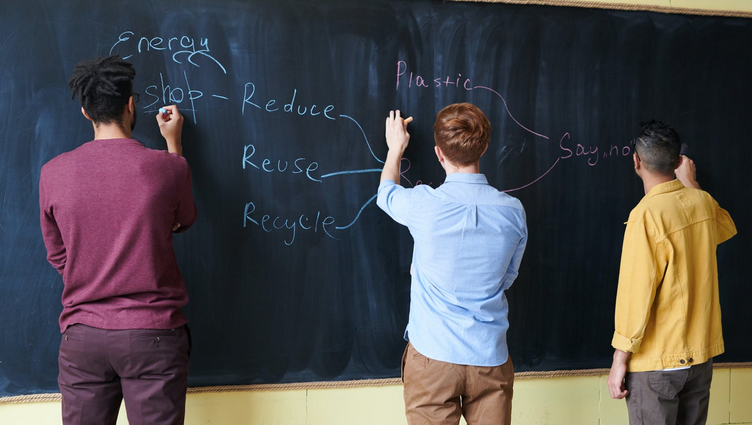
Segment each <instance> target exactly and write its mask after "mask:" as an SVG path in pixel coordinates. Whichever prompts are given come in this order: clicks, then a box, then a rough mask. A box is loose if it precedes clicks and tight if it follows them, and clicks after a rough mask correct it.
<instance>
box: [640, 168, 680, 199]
mask: <svg viewBox="0 0 752 425" xmlns="http://www.w3.org/2000/svg"><path fill="white" fill-rule="evenodd" d="M640 177H641V178H642V186H643V188H644V189H645V194H646V195H647V194H648V192H650V191H651V190H652V189H653V188H654V187H656V186H658V185H659V184H662V183H666V182H670V181H671V180H674V176H665V175H663V174H654V173H650V172H645V173H644V174H643V175H641V176H640Z"/></svg>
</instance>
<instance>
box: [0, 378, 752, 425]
mask: <svg viewBox="0 0 752 425" xmlns="http://www.w3.org/2000/svg"><path fill="white" fill-rule="evenodd" d="M607 378H608V377H607V376H606V375H603V376H590V377H577V378H548V379H525V380H519V381H517V382H516V383H515V385H514V404H513V409H512V416H513V419H512V423H514V424H520V425H627V424H628V423H629V420H628V418H627V408H626V404H625V402H624V401H623V400H618V401H617V400H612V399H611V398H610V397H609V395H608V387H607V384H606V380H607ZM751 401H752V369H726V368H720V369H718V368H717V369H716V370H715V373H714V375H713V385H712V388H711V396H710V412H709V415H708V425H722V424H724V425H725V424H752V403H750V402H751ZM403 409H404V404H403V402H402V386H387V387H376V388H373V387H371V388H368V387H366V388H357V389H320V390H319V389H316V390H293V391H268V392H234V393H203V394H189V395H188V401H187V409H186V410H187V411H186V425H200V424H201V425H203V424H219V425H262V424H269V425H272V424H273V425H383V424H390V425H400V424H405V423H406V421H405V416H404V412H403ZM0 423H1V424H4V425H57V424H61V423H62V422H61V419H60V403H32V404H8V405H0ZM127 423H128V421H127V420H126V419H125V412H124V411H123V410H121V415H120V419H119V420H118V425H126V424H127ZM462 423H463V424H464V422H462Z"/></svg>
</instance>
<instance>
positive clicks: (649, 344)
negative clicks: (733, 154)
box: [611, 180, 736, 372]
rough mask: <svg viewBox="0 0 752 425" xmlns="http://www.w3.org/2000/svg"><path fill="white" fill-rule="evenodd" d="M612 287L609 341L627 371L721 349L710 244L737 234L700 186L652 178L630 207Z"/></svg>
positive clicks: (683, 361)
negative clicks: (625, 356)
mask: <svg viewBox="0 0 752 425" xmlns="http://www.w3.org/2000/svg"><path fill="white" fill-rule="evenodd" d="M626 225H627V228H626V231H625V233H624V246H623V248H622V258H621V270H620V273H619V288H618V290H617V295H616V314H615V325H616V326H615V328H616V330H615V332H614V337H613V340H612V342H611V345H613V347H614V348H616V349H618V350H622V351H627V352H630V353H633V354H632V356H631V358H630V360H629V364H628V370H629V371H630V372H642V371H649V370H660V369H669V368H676V367H683V366H691V365H693V364H700V363H704V362H706V361H707V360H708V359H710V358H712V357H714V356H717V355H718V354H721V353H723V350H724V348H723V334H722V332H721V306H720V303H719V300H718V265H717V262H716V247H717V245H718V244H720V243H721V242H724V241H726V240H728V239H729V238H731V237H732V236H734V235H735V234H736V226H735V225H734V222H733V221H732V220H731V217H730V216H729V214H728V213H727V212H726V211H725V210H724V209H723V208H721V207H720V206H719V205H718V203H717V202H716V201H715V199H713V197H711V196H710V195H709V194H708V193H707V192H704V191H702V190H697V189H690V188H686V187H684V185H682V184H681V182H679V181H678V180H673V181H670V182H666V183H662V184H659V185H658V186H656V187H654V188H653V189H651V190H650V192H648V194H646V195H645V197H644V198H643V199H642V200H641V201H640V203H639V204H637V206H636V207H635V208H634V209H633V210H632V212H631V214H630V215H629V221H627V223H626Z"/></svg>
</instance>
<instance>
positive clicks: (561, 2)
mask: <svg viewBox="0 0 752 425" xmlns="http://www.w3.org/2000/svg"><path fill="white" fill-rule="evenodd" d="M449 1H452V2H454V1H458V0H449ZM463 1H470V2H479V3H509V4H519V5H537V6H557V7H579V8H597V9H613V10H625V11H646V12H655V13H666V14H685V15H701V16H718V17H741V18H752V12H746V11H723V10H709V9H694V8H680V7H667V6H655V5H632V4H626V3H601V2H589V1H567V0H463ZM715 367H716V368H749V367H752V363H719V364H716V365H715ZM605 373H607V369H580V370H566V371H545V372H522V373H518V374H516V377H517V378H518V379H524V378H545V377H561V376H593V375H603V374H605ZM397 384H399V379H392V378H389V379H365V380H356V381H332V382H329V381H327V382H302V383H289V384H260V385H232V386H217V387H195V388H191V389H190V390H189V393H202V392H218V391H265V390H289V389H299V388H308V389H310V388H350V387H360V386H382V385H397ZM56 400H59V395H58V394H54V393H53V394H34V395H26V396H15V397H5V398H0V403H12V402H19V403H22V402H36V401H56Z"/></svg>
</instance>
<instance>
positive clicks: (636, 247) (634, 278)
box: [611, 221, 664, 353]
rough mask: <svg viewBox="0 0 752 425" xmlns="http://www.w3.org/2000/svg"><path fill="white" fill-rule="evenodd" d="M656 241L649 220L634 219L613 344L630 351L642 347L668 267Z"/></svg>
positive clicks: (624, 261)
mask: <svg viewBox="0 0 752 425" xmlns="http://www.w3.org/2000/svg"><path fill="white" fill-rule="evenodd" d="M656 249H657V247H656V245H655V243H654V242H653V240H652V238H651V237H650V235H649V233H648V230H647V228H646V227H645V223H644V222H642V221H630V222H628V223H627V229H626V231H625V233H624V246H623V248H622V257H621V269H620V271H619V288H618V290H617V293H616V312H615V314H614V324H615V331H614V337H613V339H612V341H611V345H612V346H613V347H614V348H616V349H617V350H621V351H626V352H629V353H637V352H638V351H640V345H641V344H642V339H643V336H644V335H645V327H646V326H647V323H648V319H649V316H650V309H651V307H652V305H653V302H654V301H655V294H656V290H657V287H658V283H659V282H660V281H661V278H662V276H658V271H659V270H660V272H661V273H662V272H663V270H664V268H662V267H658V266H657V264H658V261H657V258H656V255H655V254H656V253H655V250H656Z"/></svg>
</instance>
